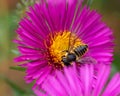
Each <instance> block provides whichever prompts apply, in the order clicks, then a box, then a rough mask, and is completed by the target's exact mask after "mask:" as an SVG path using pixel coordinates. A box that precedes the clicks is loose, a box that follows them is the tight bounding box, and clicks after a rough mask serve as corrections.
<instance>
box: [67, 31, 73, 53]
mask: <svg viewBox="0 0 120 96" xmlns="http://www.w3.org/2000/svg"><path fill="white" fill-rule="evenodd" d="M71 35H72V32H70V35H69V43H68V52H69V51H70V38H71Z"/></svg>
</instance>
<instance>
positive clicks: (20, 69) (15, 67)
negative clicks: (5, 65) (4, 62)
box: [10, 66, 26, 72]
mask: <svg viewBox="0 0 120 96" xmlns="http://www.w3.org/2000/svg"><path fill="white" fill-rule="evenodd" d="M10 69H12V70H18V71H23V72H24V71H25V70H26V68H22V67H20V66H11V67H10Z"/></svg>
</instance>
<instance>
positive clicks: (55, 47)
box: [48, 31, 84, 66]
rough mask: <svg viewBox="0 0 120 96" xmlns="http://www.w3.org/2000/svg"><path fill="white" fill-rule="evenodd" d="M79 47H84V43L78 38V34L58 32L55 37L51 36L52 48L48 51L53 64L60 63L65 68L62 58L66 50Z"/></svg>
mask: <svg viewBox="0 0 120 96" xmlns="http://www.w3.org/2000/svg"><path fill="white" fill-rule="evenodd" d="M70 35H71V36H70ZM69 41H70V42H69ZM79 45H84V43H83V42H82V40H81V39H80V38H77V36H76V34H74V33H71V32H69V31H64V32H56V34H55V35H54V37H53V36H52V35H51V34H50V46H49V48H48V49H49V53H50V56H51V57H52V61H53V63H60V64H61V66H64V64H63V63H62V62H61V60H62V56H64V55H65V54H66V52H65V50H68V49H70V48H75V47H77V46H79ZM69 51H70V50H69Z"/></svg>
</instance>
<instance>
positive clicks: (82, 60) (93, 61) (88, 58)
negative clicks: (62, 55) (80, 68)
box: [77, 57, 97, 64]
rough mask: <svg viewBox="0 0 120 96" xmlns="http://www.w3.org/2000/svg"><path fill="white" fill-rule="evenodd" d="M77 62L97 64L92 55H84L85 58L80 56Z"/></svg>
mask: <svg viewBox="0 0 120 96" xmlns="http://www.w3.org/2000/svg"><path fill="white" fill-rule="evenodd" d="M77 62H79V63H81V64H86V63H88V64H97V61H96V60H95V59H94V58H92V57H83V58H80V59H79V60H77Z"/></svg>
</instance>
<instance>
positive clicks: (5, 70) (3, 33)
mask: <svg viewBox="0 0 120 96" xmlns="http://www.w3.org/2000/svg"><path fill="white" fill-rule="evenodd" d="M22 1H23V0H22ZM24 1H25V0H24ZM27 1H29V0H27ZM18 2H21V0H0V85H1V86H0V95H1V96H19V95H16V94H15V93H14V91H13V90H14V88H13V89H12V88H11V85H10V84H9V83H8V82H7V79H9V80H11V81H12V82H13V83H15V84H17V85H19V86H20V88H23V89H27V88H29V85H27V84H25V81H24V80H23V78H24V75H25V73H24V72H20V71H15V70H11V69H10V68H9V67H10V66H16V65H17V64H15V63H14V61H13V58H14V57H16V56H17V55H15V54H14V53H13V50H16V45H15V44H14V43H13V39H14V38H15V37H16V34H15V29H16V28H17V22H18V20H19V19H20V17H21V16H22V12H23V13H24V8H25V6H23V7H24V8H23V9H20V12H21V13H20V14H18V13H17V10H19V8H17V7H16V4H17V3H18ZM91 9H96V10H97V11H98V12H99V13H100V14H102V16H103V21H104V22H106V23H107V25H108V26H110V27H111V29H112V30H113V32H114V36H115V44H116V46H115V56H114V57H115V60H114V62H113V72H116V71H118V70H120V63H119V61H120V59H119V53H120V0H114V1H113V0H93V3H92V5H91ZM18 15H19V16H18ZM17 16H18V17H17ZM21 96H22V95H21Z"/></svg>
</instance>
